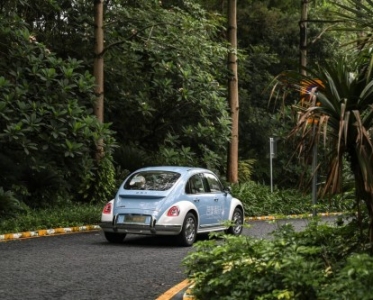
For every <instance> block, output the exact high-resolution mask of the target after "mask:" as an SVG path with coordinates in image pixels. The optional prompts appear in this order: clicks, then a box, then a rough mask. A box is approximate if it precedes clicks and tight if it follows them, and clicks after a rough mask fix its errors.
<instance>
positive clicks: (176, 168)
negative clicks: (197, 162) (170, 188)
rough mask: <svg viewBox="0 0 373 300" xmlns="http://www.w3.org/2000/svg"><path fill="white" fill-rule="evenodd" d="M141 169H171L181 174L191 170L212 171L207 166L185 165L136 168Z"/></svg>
mask: <svg viewBox="0 0 373 300" xmlns="http://www.w3.org/2000/svg"><path fill="white" fill-rule="evenodd" d="M140 171H170V172H177V173H181V174H185V173H190V172H193V173H194V172H211V171H210V170H208V169H205V168H198V167H185V166H152V167H145V168H141V169H138V170H136V172H140Z"/></svg>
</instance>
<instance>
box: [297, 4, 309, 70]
mask: <svg viewBox="0 0 373 300" xmlns="http://www.w3.org/2000/svg"><path fill="white" fill-rule="evenodd" d="M308 1H309V0H301V17H300V21H299V36H300V39H299V64H300V73H301V74H303V75H307V74H306V71H305V70H304V69H303V67H307V21H308Z"/></svg>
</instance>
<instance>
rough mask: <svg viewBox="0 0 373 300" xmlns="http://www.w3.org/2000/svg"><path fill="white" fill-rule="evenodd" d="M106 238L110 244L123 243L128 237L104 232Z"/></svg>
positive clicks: (123, 234)
mask: <svg viewBox="0 0 373 300" xmlns="http://www.w3.org/2000/svg"><path fill="white" fill-rule="evenodd" d="M104 234H105V238H106V240H107V241H108V242H110V243H121V242H123V240H124V238H125V237H126V234H125V233H116V232H106V231H105V232H104Z"/></svg>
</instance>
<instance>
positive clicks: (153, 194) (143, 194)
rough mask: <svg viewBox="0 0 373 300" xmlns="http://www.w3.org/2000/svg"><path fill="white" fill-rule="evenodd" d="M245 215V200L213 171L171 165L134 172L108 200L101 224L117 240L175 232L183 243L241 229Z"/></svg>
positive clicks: (237, 231)
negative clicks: (138, 235)
mask: <svg viewBox="0 0 373 300" xmlns="http://www.w3.org/2000/svg"><path fill="white" fill-rule="evenodd" d="M229 221H231V222H229ZM243 221H244V208H243V205H242V203H241V201H240V200H238V199H236V198H234V197H233V196H232V195H231V194H230V190H229V189H228V188H224V186H223V185H222V183H221V181H220V180H219V178H218V177H217V176H216V175H215V174H214V173H213V172H211V171H210V170H207V169H203V168H194V167H171V166H166V167H147V168H142V169H139V170H137V171H135V172H133V173H132V174H130V175H129V176H128V177H127V178H126V179H125V180H124V182H123V184H122V185H121V186H120V188H119V190H118V192H117V194H116V196H115V199H112V200H111V201H109V202H108V203H107V204H106V205H105V207H104V209H103V211H102V215H101V223H100V227H101V228H102V230H103V232H104V235H105V237H106V239H107V240H108V241H109V242H111V243H120V242H122V241H123V240H124V238H125V237H126V235H127V234H145V235H174V236H176V237H177V239H178V241H179V243H180V245H182V246H191V245H193V243H194V242H195V240H196V237H197V234H201V233H208V232H212V231H223V230H225V231H226V232H228V233H230V234H233V235H240V234H241V232H242V225H243Z"/></svg>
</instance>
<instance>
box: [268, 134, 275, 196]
mask: <svg viewBox="0 0 373 300" xmlns="http://www.w3.org/2000/svg"><path fill="white" fill-rule="evenodd" d="M274 156H275V151H274V146H273V138H269V160H270V163H269V165H270V174H271V193H273V167H272V160H273V157H274Z"/></svg>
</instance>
